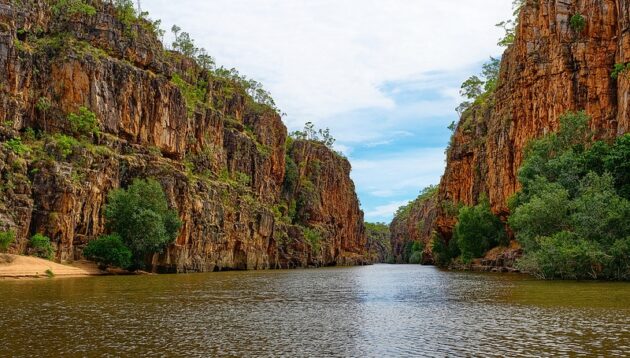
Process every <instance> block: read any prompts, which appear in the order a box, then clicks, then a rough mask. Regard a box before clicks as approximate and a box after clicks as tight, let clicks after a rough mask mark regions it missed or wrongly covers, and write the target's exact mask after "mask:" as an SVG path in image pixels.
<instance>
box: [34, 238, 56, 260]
mask: <svg viewBox="0 0 630 358" xmlns="http://www.w3.org/2000/svg"><path fill="white" fill-rule="evenodd" d="M29 246H30V247H31V254H32V255H35V256H37V257H41V258H43V259H47V260H52V258H53V256H54V253H55V249H53V246H52V244H51V243H50V238H48V237H46V236H44V235H42V234H39V233H37V234H35V235H33V236H32V237H31V239H30V241H29Z"/></svg>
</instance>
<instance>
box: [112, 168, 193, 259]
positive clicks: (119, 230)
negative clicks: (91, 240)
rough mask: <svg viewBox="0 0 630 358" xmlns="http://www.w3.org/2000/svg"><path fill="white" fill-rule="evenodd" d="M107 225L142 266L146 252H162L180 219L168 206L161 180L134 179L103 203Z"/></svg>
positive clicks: (175, 230) (179, 223) (171, 239)
mask: <svg viewBox="0 0 630 358" xmlns="http://www.w3.org/2000/svg"><path fill="white" fill-rule="evenodd" d="M105 218H106V223H107V227H108V228H109V230H110V231H111V232H113V233H116V234H118V235H119V236H120V237H121V238H122V240H123V242H124V243H125V245H127V247H129V249H131V252H132V254H133V266H134V267H137V268H141V267H143V266H144V260H145V258H146V256H147V255H149V254H153V253H159V252H162V251H163V250H164V249H165V248H166V247H167V246H168V245H169V244H171V243H172V242H173V241H174V240H175V238H176V237H177V234H178V232H179V228H180V227H181V221H180V219H179V217H178V216H177V213H176V212H175V211H174V210H171V209H169V207H168V202H167V201H166V196H165V194H164V191H163V190H162V187H161V185H160V183H158V182H157V181H155V180H153V179H147V180H140V179H136V180H134V181H133V183H132V184H131V185H130V186H129V187H128V188H127V189H126V190H125V189H116V190H113V191H112V192H111V193H110V194H109V196H108V203H107V205H106V206H105Z"/></svg>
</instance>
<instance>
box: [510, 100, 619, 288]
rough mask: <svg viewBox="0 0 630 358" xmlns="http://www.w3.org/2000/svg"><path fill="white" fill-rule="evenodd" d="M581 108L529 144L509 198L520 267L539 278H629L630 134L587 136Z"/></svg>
mask: <svg viewBox="0 0 630 358" xmlns="http://www.w3.org/2000/svg"><path fill="white" fill-rule="evenodd" d="M588 121H589V118H588V116H586V114H584V113H583V112H578V113H567V114H566V115H564V116H562V117H561V119H560V129H559V131H558V132H557V133H552V134H549V135H546V136H544V137H542V138H539V139H537V140H534V141H533V142H532V143H530V145H529V146H528V150H527V151H526V154H525V160H524V162H523V165H522V166H521V169H520V171H519V181H520V182H521V184H522V190H521V191H520V192H519V193H518V194H517V195H516V196H515V197H514V198H513V199H512V200H511V203H510V205H511V207H512V212H513V214H512V216H511V217H510V219H509V223H510V226H511V227H512V228H513V229H514V231H515V235H516V238H517V239H518V240H519V242H520V243H521V244H522V246H523V250H524V257H523V259H522V260H521V262H520V263H519V265H520V266H521V268H523V269H524V270H527V271H529V272H531V273H533V274H535V275H538V276H539V277H542V278H561V279H596V278H606V279H618V280H621V279H624V280H627V279H630V261H629V260H630V255H629V253H630V251H629V250H628V248H630V221H629V220H628V218H629V217H630V201H628V196H629V195H630V193H629V190H628V189H629V188H628V175H629V174H628V169H629V167H628V166H629V165H630V164H628V159H629V158H630V134H626V135H624V136H621V137H619V138H617V139H616V141H615V142H614V143H612V144H608V143H605V142H600V141H597V142H594V141H593V139H592V138H593V133H592V132H591V131H590V130H589V128H588Z"/></svg>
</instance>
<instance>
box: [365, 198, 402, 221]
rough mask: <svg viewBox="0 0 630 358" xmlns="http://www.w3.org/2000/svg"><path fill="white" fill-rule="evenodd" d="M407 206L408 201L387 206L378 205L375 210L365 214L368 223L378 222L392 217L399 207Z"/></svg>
mask: <svg viewBox="0 0 630 358" xmlns="http://www.w3.org/2000/svg"><path fill="white" fill-rule="evenodd" d="M405 204H407V201H395V202H391V203H389V204H385V205H378V206H376V207H375V208H374V209H373V210H369V211H367V212H365V219H366V220H367V221H370V222H372V221H378V220H380V219H382V218H383V217H390V216H391V215H392V214H393V213H394V212H396V210H398V208H399V207H401V206H403V205H405Z"/></svg>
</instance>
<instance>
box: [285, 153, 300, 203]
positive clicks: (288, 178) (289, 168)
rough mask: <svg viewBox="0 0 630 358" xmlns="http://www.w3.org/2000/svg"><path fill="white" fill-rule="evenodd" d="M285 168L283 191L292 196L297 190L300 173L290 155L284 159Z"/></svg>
mask: <svg viewBox="0 0 630 358" xmlns="http://www.w3.org/2000/svg"><path fill="white" fill-rule="evenodd" d="M284 168H285V170H284V183H283V191H284V192H285V193H289V194H290V193H293V192H294V191H295V189H296V188H297V184H298V180H299V176H300V173H299V172H298V166H297V164H295V161H294V160H293V158H291V156H289V155H286V156H285V157H284Z"/></svg>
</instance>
